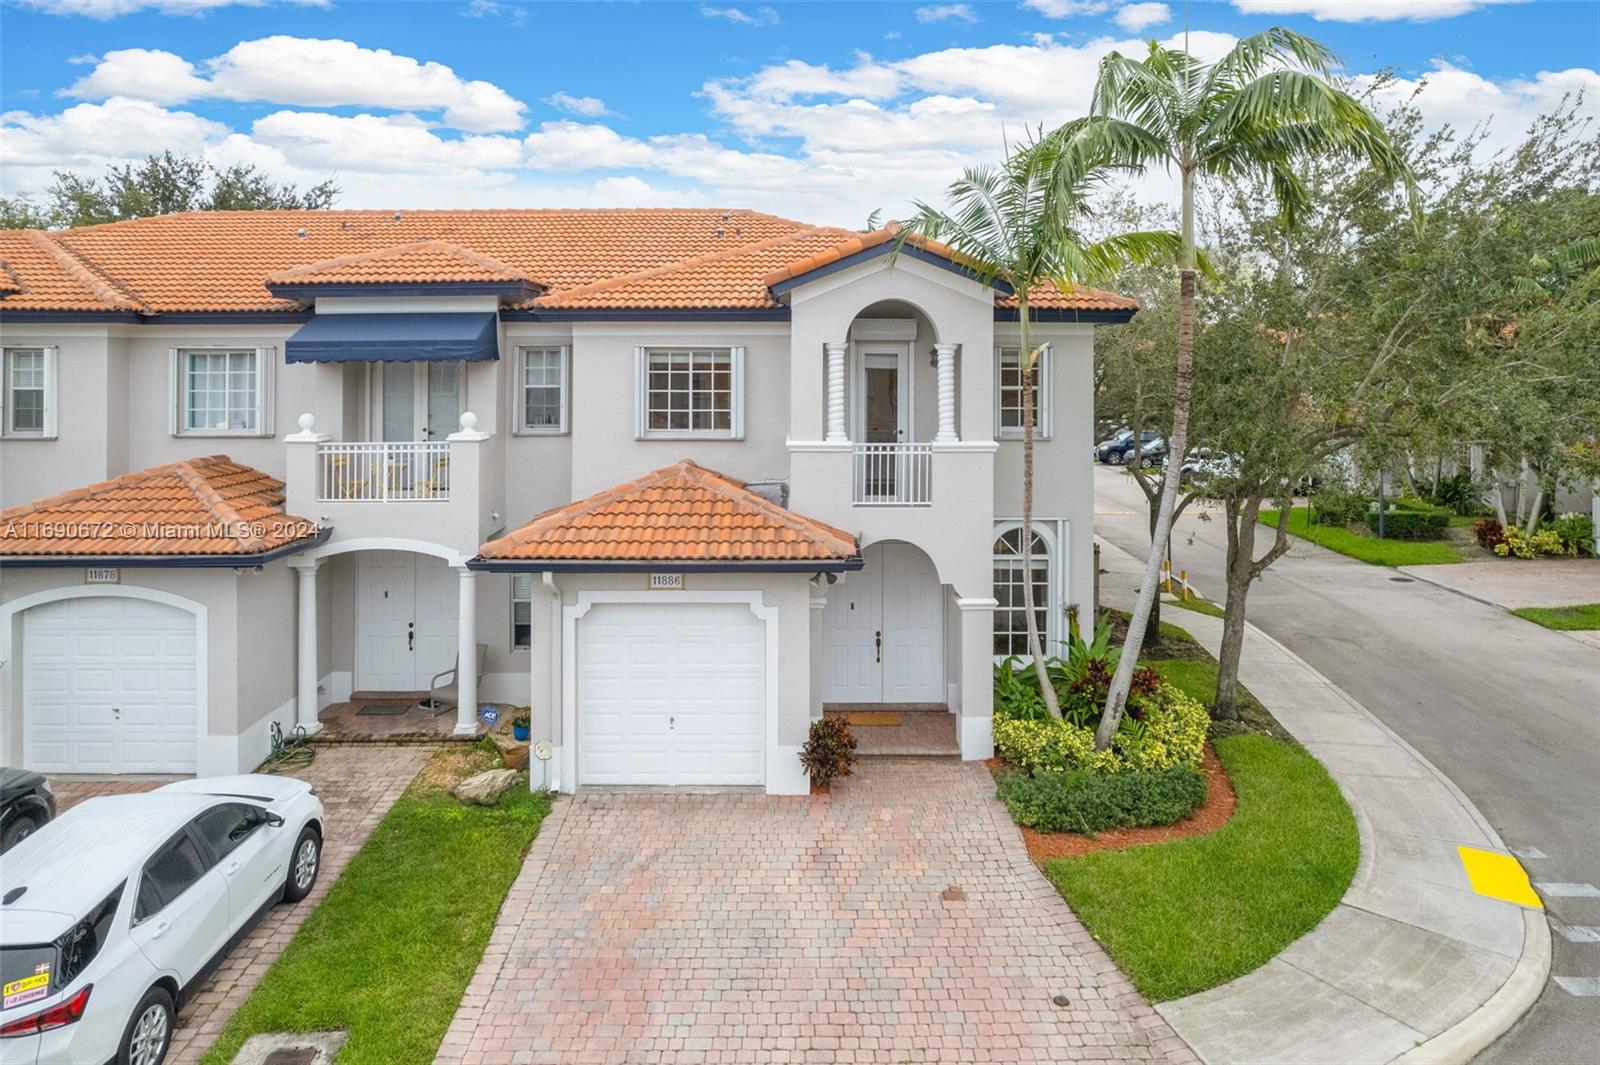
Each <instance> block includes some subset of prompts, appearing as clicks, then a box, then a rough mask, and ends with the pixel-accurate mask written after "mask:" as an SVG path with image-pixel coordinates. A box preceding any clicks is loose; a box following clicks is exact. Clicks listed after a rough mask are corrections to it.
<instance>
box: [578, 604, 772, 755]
mask: <svg viewBox="0 0 1600 1065" xmlns="http://www.w3.org/2000/svg"><path fill="white" fill-rule="evenodd" d="M577 656H578V670H577V672H578V676H577V688H578V692H577V695H578V713H577V716H578V737H577V746H578V780H579V783H582V784H639V785H686V784H687V785H718V784H759V783H761V782H762V780H763V779H764V776H765V772H764V770H765V758H764V739H765V728H766V720H765V718H766V709H765V703H766V684H765V662H766V638H765V629H764V626H763V623H762V622H761V621H760V620H759V619H758V618H756V617H755V616H754V615H753V614H752V613H751V612H750V609H749V607H747V606H745V605H743V604H654V603H615V604H610V603H608V604H599V605H596V606H594V607H592V608H591V609H590V611H589V612H588V613H587V614H586V615H585V616H584V618H582V619H581V621H580V622H579V626H578V646H577Z"/></svg>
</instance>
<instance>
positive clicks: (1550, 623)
mask: <svg viewBox="0 0 1600 1065" xmlns="http://www.w3.org/2000/svg"><path fill="white" fill-rule="evenodd" d="M1512 613H1513V614H1515V615H1517V617H1519V618H1527V619H1528V620H1529V621H1531V622H1533V623H1534V624H1536V625H1543V626H1544V627H1545V628H1547V629H1561V630H1563V631H1567V632H1576V631H1579V630H1586V629H1600V603H1585V604H1583V605H1582V606H1525V607H1522V608H1521V609H1520V610H1513V611H1512Z"/></svg>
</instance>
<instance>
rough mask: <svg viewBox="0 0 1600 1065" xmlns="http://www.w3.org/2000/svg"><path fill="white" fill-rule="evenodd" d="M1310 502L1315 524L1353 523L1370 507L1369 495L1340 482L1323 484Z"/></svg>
mask: <svg viewBox="0 0 1600 1065" xmlns="http://www.w3.org/2000/svg"><path fill="white" fill-rule="evenodd" d="M1310 502H1311V512H1312V514H1313V516H1314V519H1313V520H1314V523H1315V524H1317V525H1340V526H1343V525H1354V524H1356V523H1357V522H1359V521H1361V520H1362V519H1364V518H1365V517H1366V516H1367V512H1368V511H1369V510H1371V509H1372V497H1371V496H1370V495H1365V494H1363V493H1361V492H1358V491H1356V490H1355V489H1353V488H1351V487H1350V486H1348V485H1342V484H1330V485H1326V486H1324V487H1323V488H1321V489H1320V490H1318V492H1317V494H1316V496H1315V497H1313V498H1312V499H1311V500H1310Z"/></svg>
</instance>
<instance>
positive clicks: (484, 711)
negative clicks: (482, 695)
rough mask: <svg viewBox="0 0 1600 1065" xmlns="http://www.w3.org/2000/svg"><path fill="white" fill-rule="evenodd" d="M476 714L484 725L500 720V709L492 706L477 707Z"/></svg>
mask: <svg viewBox="0 0 1600 1065" xmlns="http://www.w3.org/2000/svg"><path fill="white" fill-rule="evenodd" d="M478 716H479V717H481V718H483V723H484V724H485V725H492V724H494V723H495V722H496V721H499V720H500V711H498V710H496V709H495V708H494V707H492V706H483V707H479V709H478Z"/></svg>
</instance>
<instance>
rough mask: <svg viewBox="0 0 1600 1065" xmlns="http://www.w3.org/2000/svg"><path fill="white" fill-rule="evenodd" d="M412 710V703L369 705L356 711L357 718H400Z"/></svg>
mask: <svg viewBox="0 0 1600 1065" xmlns="http://www.w3.org/2000/svg"><path fill="white" fill-rule="evenodd" d="M410 709H411V704H410V703H368V704H367V705H365V706H363V707H362V708H361V709H359V710H357V711H356V716H357V717H399V716H400V715H401V714H403V713H405V712H406V711H407V710H410Z"/></svg>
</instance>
